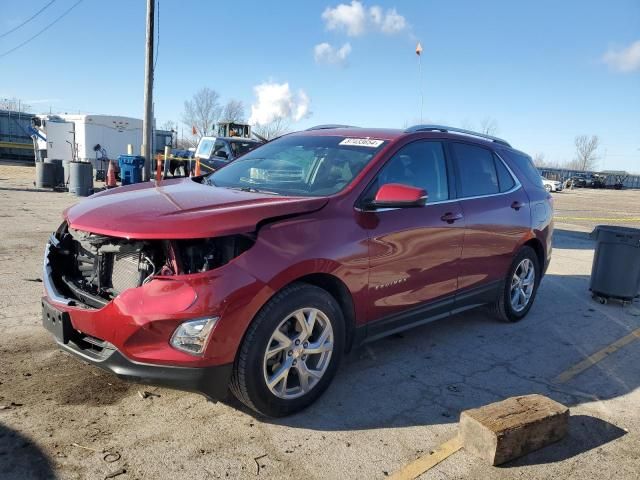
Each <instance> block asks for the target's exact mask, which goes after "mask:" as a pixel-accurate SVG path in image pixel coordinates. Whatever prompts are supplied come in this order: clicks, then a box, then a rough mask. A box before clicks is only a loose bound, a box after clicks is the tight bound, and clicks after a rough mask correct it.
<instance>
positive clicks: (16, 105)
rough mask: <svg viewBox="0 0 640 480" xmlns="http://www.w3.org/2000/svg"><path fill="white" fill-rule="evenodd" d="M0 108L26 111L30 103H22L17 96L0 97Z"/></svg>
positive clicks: (28, 109) (29, 108)
mask: <svg viewBox="0 0 640 480" xmlns="http://www.w3.org/2000/svg"><path fill="white" fill-rule="evenodd" d="M0 110H10V111H13V112H28V111H30V110H31V105H29V104H27V103H24V102H23V101H22V100H20V99H19V98H16V97H13V98H0Z"/></svg>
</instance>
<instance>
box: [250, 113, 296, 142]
mask: <svg viewBox="0 0 640 480" xmlns="http://www.w3.org/2000/svg"><path fill="white" fill-rule="evenodd" d="M290 131H291V123H290V121H289V120H288V119H286V118H283V117H278V118H276V119H274V120H272V121H271V122H269V123H265V124H263V125H260V124H257V125H255V126H254V127H253V132H254V133H255V134H257V135H259V136H260V137H262V138H264V139H265V140H272V139H274V138H277V137H279V136H281V135H284V134H285V133H288V132H290Z"/></svg>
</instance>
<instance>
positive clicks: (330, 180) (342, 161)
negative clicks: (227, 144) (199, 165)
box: [207, 135, 385, 196]
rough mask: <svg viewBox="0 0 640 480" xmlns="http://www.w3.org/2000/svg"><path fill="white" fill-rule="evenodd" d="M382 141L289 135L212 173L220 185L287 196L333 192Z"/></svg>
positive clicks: (381, 144)
mask: <svg viewBox="0 0 640 480" xmlns="http://www.w3.org/2000/svg"><path fill="white" fill-rule="evenodd" d="M384 143H385V142H384V141H383V140H373V139H354V138H345V137H334V136H330V137H329V136H327V137H324V136H323V137H321V136H308V137H305V136H295V135H291V136H285V137H282V138H279V139H277V140H274V141H272V142H269V143H267V144H265V145H263V146H261V147H259V148H256V149H255V150H252V151H251V152H249V153H247V154H246V155H244V156H243V157H242V158H240V159H238V160H236V161H235V162H233V163H230V164H229V165H227V166H225V167H224V168H221V169H220V170H218V171H217V172H214V173H212V174H211V175H210V176H209V177H208V179H207V181H208V183H211V184H213V185H215V186H217V187H226V188H238V189H243V190H260V191H268V192H272V193H276V194H284V195H302V196H324V195H332V194H334V193H336V192H339V191H340V190H342V189H343V188H344V187H346V186H347V185H348V184H349V183H350V182H351V180H353V178H354V177H355V176H356V175H357V174H358V173H359V172H360V171H361V170H362V169H363V167H364V166H365V165H366V164H367V163H368V162H369V161H370V160H371V159H372V158H373V156H374V155H375V154H376V153H377V152H378V151H379V150H380V149H381V148H382V146H383V145H384Z"/></svg>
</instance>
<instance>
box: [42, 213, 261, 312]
mask: <svg viewBox="0 0 640 480" xmlns="http://www.w3.org/2000/svg"><path fill="white" fill-rule="evenodd" d="M254 243H255V238H254V236H253V235H230V236H224V237H218V238H204V239H188V240H129V239H124V238H116V237H109V236H105V235H98V234H94V233H88V232H83V231H79V230H74V229H72V228H69V227H68V225H67V224H66V223H64V224H62V225H61V226H60V228H59V229H58V231H57V232H56V233H55V234H54V235H53V238H52V242H51V247H50V250H49V262H50V265H51V270H52V277H53V278H52V280H53V282H54V283H55V285H56V287H58V288H59V289H60V290H61V292H63V293H64V294H66V295H67V296H69V297H72V298H74V299H76V300H78V301H79V302H81V303H82V304H85V305H87V306H90V307H94V308H101V307H103V306H104V305H106V304H107V303H108V302H109V301H110V300H112V299H113V298H115V297H117V296H118V295H119V294H120V293H122V292H123V291H125V290H127V289H130V288H136V287H139V286H141V285H144V284H145V283H147V282H149V281H151V280H152V279H153V278H154V277H158V276H172V275H186V274H195V273H201V272H206V271H208V270H213V269H215V268H219V267H221V266H223V265H225V264H226V263H228V262H229V261H230V260H232V259H233V258H235V257H237V256H238V255H240V254H241V253H243V252H245V251H246V250H248V249H249V248H251V246H252V245H253V244H254Z"/></svg>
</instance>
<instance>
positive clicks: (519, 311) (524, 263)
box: [493, 246, 540, 322]
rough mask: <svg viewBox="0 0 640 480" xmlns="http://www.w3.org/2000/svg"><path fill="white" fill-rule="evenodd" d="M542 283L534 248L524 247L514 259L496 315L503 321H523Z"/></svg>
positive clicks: (497, 302) (495, 308) (498, 299)
mask: <svg viewBox="0 0 640 480" xmlns="http://www.w3.org/2000/svg"><path fill="white" fill-rule="evenodd" d="M539 283H540V265H539V262H538V256H537V255H536V252H535V250H534V249H533V248H531V247H529V246H524V247H522V248H521V249H520V251H519V252H518V255H516V257H515V258H514V259H513V262H512V263H511V267H510V268H509V272H508V273H507V277H506V279H505V282H504V287H503V289H502V291H501V292H500V295H499V297H498V298H497V300H496V302H495V304H494V308H493V310H494V313H495V315H496V316H497V317H498V318H499V319H500V320H502V321H505V322H517V321H519V320H522V319H523V318H524V317H525V316H526V315H527V313H529V310H530V309H531V305H533V301H534V299H535V296H536V293H537V291H538V285H539Z"/></svg>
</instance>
